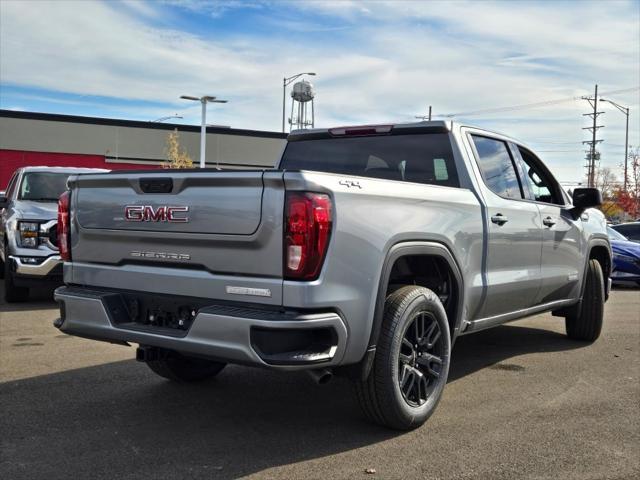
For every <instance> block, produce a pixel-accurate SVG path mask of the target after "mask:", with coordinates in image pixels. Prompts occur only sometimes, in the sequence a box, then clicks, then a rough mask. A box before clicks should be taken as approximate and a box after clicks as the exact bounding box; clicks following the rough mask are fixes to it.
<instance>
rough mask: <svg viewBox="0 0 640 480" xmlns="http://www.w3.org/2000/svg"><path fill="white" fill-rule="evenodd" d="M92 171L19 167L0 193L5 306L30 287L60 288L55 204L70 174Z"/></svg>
mask: <svg viewBox="0 0 640 480" xmlns="http://www.w3.org/2000/svg"><path fill="white" fill-rule="evenodd" d="M97 172H108V170H102V169H95V168H62V167H24V168H19V169H18V170H16V171H15V172H14V174H13V176H12V177H11V179H10V180H9V184H8V186H7V190H6V192H3V193H2V194H0V278H4V298H5V301H7V302H20V301H24V300H26V298H27V296H28V294H29V288H31V287H35V286H38V285H47V284H49V285H60V284H62V262H61V260H60V255H59V254H58V246H57V230H56V229H57V225H56V224H57V214H58V209H57V202H58V197H59V196H60V194H61V193H62V192H63V191H65V189H66V188H67V187H66V184H67V178H68V177H69V175H71V174H79V173H97Z"/></svg>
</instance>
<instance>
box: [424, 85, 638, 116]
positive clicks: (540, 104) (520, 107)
mask: <svg viewBox="0 0 640 480" xmlns="http://www.w3.org/2000/svg"><path fill="white" fill-rule="evenodd" d="M637 90H640V86H637V87H632V88H624V89H621V90H611V91H609V92H604V93H601V94H600V95H602V96H604V95H615V94H619V93H628V92H635V91H637ZM582 99H583V97H582V96H576V97H566V98H557V99H554V100H543V101H541V102H533V103H523V104H520V105H510V106H504V107H495V108H487V109H483V110H474V111H471V112H459V113H447V114H445V115H437V116H438V117H444V118H453V117H470V116H474V115H484V114H488V113H502V112H511V111H515V110H525V109H528V108H536V107H545V106H547V105H556V104H559V103H567V102H573V101H577V100H582Z"/></svg>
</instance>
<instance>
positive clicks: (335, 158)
mask: <svg viewBox="0 0 640 480" xmlns="http://www.w3.org/2000/svg"><path fill="white" fill-rule="evenodd" d="M280 168H283V169H287V170H312V171H318V172H328V173H339V174H345V175H357V176H361V177H372V178H382V179H386V180H397V181H404V182H414V183H426V184H430V185H441V186H447V187H458V186H460V184H459V181H458V173H457V171H456V167H455V163H454V159H453V150H452V147H451V141H450V139H449V135H448V134H446V133H428V134H410V135H384V136H382V135H380V136H365V137H344V138H320V139H309V140H304V139H302V140H296V141H293V142H290V143H289V144H288V145H287V148H286V150H285V152H284V155H283V158H282V162H281V163H280Z"/></svg>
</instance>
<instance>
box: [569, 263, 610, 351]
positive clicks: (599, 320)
mask: <svg viewBox="0 0 640 480" xmlns="http://www.w3.org/2000/svg"><path fill="white" fill-rule="evenodd" d="M585 281H586V284H585V287H584V295H583V297H582V305H581V308H579V312H578V313H576V311H572V312H570V313H569V314H568V315H567V316H566V317H565V326H566V329H567V336H568V337H569V338H572V339H574V340H582V341H586V342H594V341H595V340H597V338H598V337H599V336H600V332H601V331H602V324H603V321H604V300H605V292H604V290H605V287H604V278H603V275H602V268H601V267H600V263H599V262H598V261H597V260H595V259H591V260H589V266H588V268H587V278H586V280H585Z"/></svg>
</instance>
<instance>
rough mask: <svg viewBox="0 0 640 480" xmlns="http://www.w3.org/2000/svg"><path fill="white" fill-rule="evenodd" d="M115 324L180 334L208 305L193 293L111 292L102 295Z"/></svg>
mask: <svg viewBox="0 0 640 480" xmlns="http://www.w3.org/2000/svg"><path fill="white" fill-rule="evenodd" d="M103 300H104V303H105V306H106V308H107V311H108V312H109V317H110V320H111V323H112V324H113V326H114V327H118V328H125V329H130V330H138V331H146V332H153V333H155V334H161V335H168V336H177V337H183V336H185V335H186V334H187V332H188V331H189V329H190V328H191V325H192V324H193V320H194V319H195V317H196V316H197V315H198V312H199V310H200V309H201V308H202V307H204V306H206V305H207V302H205V301H204V300H201V299H198V298H194V297H177V296H173V295H172V296H170V297H165V296H163V295H157V294H143V293H135V294H134V293H112V294H109V295H107V296H105V297H103Z"/></svg>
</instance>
